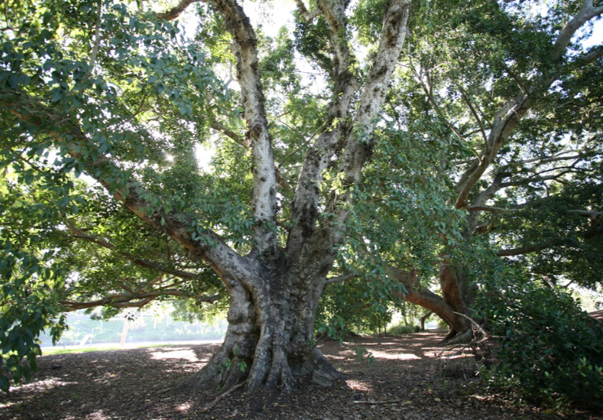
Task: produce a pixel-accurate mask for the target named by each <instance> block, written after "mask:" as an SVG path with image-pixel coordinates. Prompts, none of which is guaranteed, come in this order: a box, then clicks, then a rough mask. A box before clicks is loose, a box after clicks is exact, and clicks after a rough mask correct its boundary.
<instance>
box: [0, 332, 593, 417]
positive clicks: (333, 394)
mask: <svg viewBox="0 0 603 420" xmlns="http://www.w3.org/2000/svg"><path fill="white" fill-rule="evenodd" d="M442 337H443V334H442V333H435V332H424V333H416V334H412V335H407V336H401V337H365V338H360V337H357V338H355V339H353V340H350V341H346V342H344V343H343V345H340V344H339V343H338V342H326V343H323V344H322V345H321V346H320V347H321V349H322V351H323V352H324V353H325V354H326V355H327V357H328V358H329V359H330V360H331V361H332V362H333V363H334V364H335V365H336V366H337V367H338V368H339V369H340V370H341V371H343V372H345V373H346V374H347V376H348V377H347V379H345V380H341V381H339V382H337V383H336V384H335V385H334V386H333V387H330V388H323V387H320V386H319V385H315V384H311V383H308V382H302V383H299V384H298V387H297V390H296V392H294V393H293V394H289V395H280V394H279V393H276V392H267V391H261V392H256V393H253V394H245V393H243V392H242V391H240V390H237V391H235V392H233V393H232V394H230V395H228V396H225V397H224V398H222V399H220V400H219V401H218V402H217V403H216V404H215V405H214V406H213V407H212V408H211V409H210V410H209V411H206V410H205V409H206V408H207V406H208V405H209V404H210V403H211V402H212V401H214V399H215V396H216V394H215V393H210V392H197V393H194V394H193V393H188V394H179V395H174V394H169V393H161V392H160V391H162V390H164V389H166V388H167V387H169V386H171V385H173V384H175V383H176V382H177V381H178V380H179V379H181V378H183V377H185V376H186V375H189V374H190V373H192V372H195V371H197V370H198V369H200V368H201V367H202V366H203V365H204V364H205V363H206V362H207V361H208V360H209V357H210V356H211V354H212V353H213V351H215V350H216V348H217V345H211V344H210V345H208V344H205V345H179V346H172V347H156V348H142V349H131V350H119V351H102V352H93V353H81V354H67V355H52V356H44V357H41V358H40V359H39V371H38V372H37V373H36V374H35V376H34V377H33V378H32V381H30V382H29V383H27V384H24V385H21V386H18V387H14V388H12V390H11V392H10V395H6V394H1V395H0V418H2V419H36V420H37V419H99V420H100V419H243V418H244V419H286V420H289V419H320V420H327V419H330V420H335V419H354V420H355V419H409V420H410V419H442V420H445V419H454V420H456V419H476V420H486V419H561V418H565V419H567V418H575V419H585V420H586V419H600V418H599V417H595V416H592V415H588V414H585V413H578V412H574V413H565V414H559V413H552V412H551V411H547V410H540V409H537V408H534V407H530V406H527V405H526V406H522V407H517V406H516V405H513V404H510V403H508V402H506V401H505V399H504V397H502V396H486V394H485V393H484V392H483V383H482V382H481V380H480V379H479V378H477V377H476V376H475V367H476V364H475V361H474V359H473V358H472V357H471V356H470V355H469V354H467V353H463V352H462V351H460V352H459V349H450V348H448V347H445V346H443V345H442V344H441V343H440V341H441V339H442Z"/></svg>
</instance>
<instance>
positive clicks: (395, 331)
mask: <svg viewBox="0 0 603 420" xmlns="http://www.w3.org/2000/svg"><path fill="white" fill-rule="evenodd" d="M419 331H421V327H419V326H418V325H404V324H398V325H394V326H392V327H390V328H389V329H388V330H387V332H388V333H389V334H391V335H405V334H410V333H413V332H419Z"/></svg>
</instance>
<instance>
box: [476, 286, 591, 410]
mask: <svg viewBox="0 0 603 420" xmlns="http://www.w3.org/2000/svg"><path fill="white" fill-rule="evenodd" d="M510 280H512V282H508V283H507V284H504V285H503V284H496V282H488V283H487V285H486V290H485V291H484V293H482V294H481V295H480V299H479V302H478V307H479V309H480V311H481V312H480V314H481V315H483V316H485V317H486V318H487V319H488V320H489V327H490V329H491V331H492V333H493V334H495V335H497V336H499V337H500V348H499V349H498V350H497V351H496V361H495V363H494V365H493V366H492V367H491V370H490V371H489V372H488V374H489V375H488V376H489V378H490V379H491V381H492V382H493V383H494V384H496V385H499V386H504V387H510V388H513V389H514V390H516V391H517V392H519V393H520V394H521V395H524V396H525V397H527V398H530V399H532V400H535V401H537V402H546V403H548V404H556V405H558V404H564V403H568V402H571V403H573V404H576V405H579V406H582V407H585V408H588V409H591V410H593V411H599V410H601V409H603V405H602V403H601V402H602V401H603V327H602V326H601V325H600V323H597V322H596V321H595V320H594V319H593V318H591V317H589V316H588V315H586V314H585V313H584V312H582V311H580V310H579V309H578V308H577V302H575V301H574V300H573V299H572V297H571V296H570V295H569V294H568V293H567V292H563V291H560V290H555V289H552V288H549V287H538V285H535V284H534V283H533V282H532V281H529V280H526V279H525V277H523V278H522V276H517V277H515V278H512V279H510Z"/></svg>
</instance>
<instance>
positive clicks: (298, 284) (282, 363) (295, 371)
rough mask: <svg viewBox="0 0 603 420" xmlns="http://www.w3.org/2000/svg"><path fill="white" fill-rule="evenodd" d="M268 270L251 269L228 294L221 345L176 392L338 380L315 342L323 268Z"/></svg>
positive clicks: (285, 387)
mask: <svg viewBox="0 0 603 420" xmlns="http://www.w3.org/2000/svg"><path fill="white" fill-rule="evenodd" d="M314 261H320V259H315V260H314ZM255 262H256V263H257V262H258V261H257V260H256V261H255ZM323 266H324V264H323ZM273 267H274V268H272V269H268V268H267V266H266V265H262V268H263V269H262V270H256V272H261V273H262V275H261V276H258V277H256V278H252V279H244V281H243V282H241V284H240V285H239V284H237V285H235V286H234V287H232V288H231V289H230V290H229V294H230V310H229V312H228V330H227V332H226V337H225V339H224V343H223V344H222V346H221V347H220V349H219V350H218V352H217V353H216V354H215V355H214V356H213V357H212V359H211V360H210V361H209V363H208V364H207V365H206V366H205V367H204V368H203V369H202V370H201V371H200V372H198V373H197V374H195V375H194V376H193V377H191V378H188V379H187V380H185V381H184V382H182V383H181V384H179V385H178V386H177V387H176V390H183V389H187V388H206V389H207V388H214V389H217V388H219V389H220V390H222V391H226V390H228V389H230V388H232V387H233V386H235V385H238V384H240V383H242V382H243V381H246V385H245V388H246V390H248V391H250V390H254V389H256V388H258V387H260V386H265V387H268V388H280V389H281V390H282V391H285V392H289V391H291V390H292V389H293V387H294V384H295V380H296V378H298V377H308V378H311V379H312V381H313V382H315V383H318V384H320V385H324V386H328V385H331V383H332V381H333V380H335V379H339V378H342V377H343V375H342V374H340V373H339V372H337V370H336V369H335V368H334V367H333V366H332V365H331V364H330V363H329V362H328V361H327V359H326V358H325V357H324V356H323V355H322V354H321V352H320V351H319V350H318V348H317V347H316V344H315V342H314V319H315V315H316V308H317V305H318V300H319V299H320V296H321V294H322V290H323V288H324V284H325V275H324V274H322V273H320V272H318V273H317V270H318V271H324V267H317V266H313V265H312V263H308V264H306V265H303V264H297V267H291V266H289V265H288V264H287V263H286V262H283V261H281V262H280V264H276V265H274V266H273ZM309 276H311V277H309ZM243 284H245V286H244V285H243Z"/></svg>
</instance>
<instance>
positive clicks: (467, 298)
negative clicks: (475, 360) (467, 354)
mask: <svg viewBox="0 0 603 420" xmlns="http://www.w3.org/2000/svg"><path fill="white" fill-rule="evenodd" d="M439 277H440V287H441V290H442V297H443V299H444V301H445V302H446V304H448V305H449V306H450V307H452V308H453V314H452V315H453V317H454V322H453V323H449V325H450V332H449V333H448V335H447V336H446V338H445V340H446V341H448V342H450V343H455V344H456V343H464V342H469V341H471V340H472V339H473V330H472V328H471V323H470V321H469V320H468V319H467V318H465V317H463V316H462V315H459V314H463V315H465V316H467V317H470V316H471V311H470V309H469V307H470V305H471V303H473V301H474V299H475V293H476V291H475V290H474V288H473V287H472V286H471V285H470V284H468V282H467V279H466V276H465V275H464V273H463V270H462V269H461V268H458V267H454V266H452V265H451V264H450V259H449V258H448V257H447V256H444V258H443V260H442V263H441V264H440V273H439Z"/></svg>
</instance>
